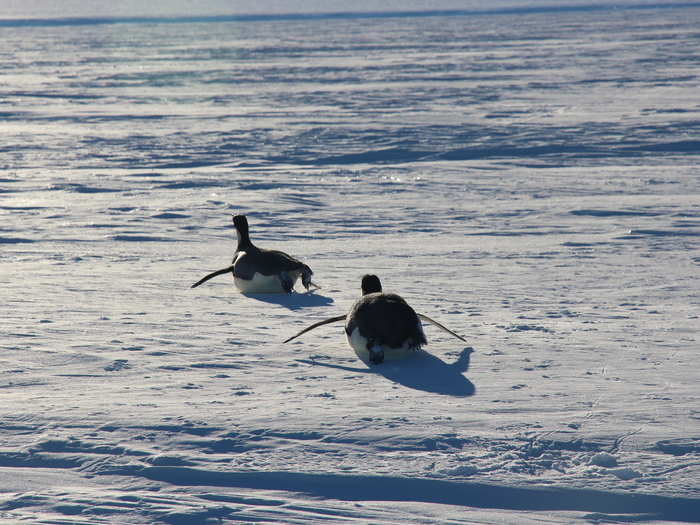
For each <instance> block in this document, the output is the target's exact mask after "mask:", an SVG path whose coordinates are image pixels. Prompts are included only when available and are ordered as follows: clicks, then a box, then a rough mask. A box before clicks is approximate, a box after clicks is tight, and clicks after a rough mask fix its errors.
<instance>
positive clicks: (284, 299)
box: [242, 291, 333, 310]
mask: <svg viewBox="0 0 700 525" xmlns="http://www.w3.org/2000/svg"><path fill="white" fill-rule="evenodd" d="M242 295H244V296H245V297H248V298H249V299H254V300H256V301H260V302H262V303H267V304H276V305H279V306H283V307H284V308H288V309H289V310H301V309H302V308H312V307H317V306H328V305H329V304H332V303H333V299H332V298H331V297H328V296H326V295H320V294H319V293H318V292H317V291H314V292H313V293H311V292H306V293H297V292H292V293H288V294H270V293H243V294H242Z"/></svg>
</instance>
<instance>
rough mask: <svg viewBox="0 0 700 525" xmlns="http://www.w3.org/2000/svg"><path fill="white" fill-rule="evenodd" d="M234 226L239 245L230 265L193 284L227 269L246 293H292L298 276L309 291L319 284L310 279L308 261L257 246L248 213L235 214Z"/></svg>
mask: <svg viewBox="0 0 700 525" xmlns="http://www.w3.org/2000/svg"><path fill="white" fill-rule="evenodd" d="M233 226H234V227H235V228H236V235H237V237H238V246H237V248H236V251H235V253H234V254H233V262H232V263H231V266H227V267H226V268H222V269H221V270H217V271H215V272H212V273H210V274H208V275H205V276H204V277H203V278H201V279H200V280H199V281H197V282H196V283H194V284H193V285H192V286H191V288H196V287H197V286H199V285H200V284H202V283H204V282H206V281H208V280H209V279H211V278H212V277H216V276H217V275H222V274H225V273H231V274H233V282H234V284H235V285H236V287H237V288H238V289H239V290H240V291H241V292H243V293H292V289H293V288H294V284H295V283H296V282H297V279H299V277H301V283H302V284H303V285H304V287H305V288H306V290H307V291H309V289H310V287H311V286H313V287H314V288H318V285H316V284H314V283H312V282H311V275H312V274H313V272H312V271H311V268H309V267H308V266H307V265H306V264H304V263H302V262H301V261H299V260H297V259H295V258H294V257H292V256H291V255H287V254H286V253H284V252H280V251H278V250H265V249H263V248H258V247H257V246H255V245H254V244H253V243H252V242H251V240H250V234H249V231H248V219H247V218H246V216H245V215H234V216H233Z"/></svg>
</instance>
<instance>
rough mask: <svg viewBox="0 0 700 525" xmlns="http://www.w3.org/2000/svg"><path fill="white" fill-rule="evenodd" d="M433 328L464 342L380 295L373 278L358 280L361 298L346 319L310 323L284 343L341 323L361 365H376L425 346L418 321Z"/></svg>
mask: <svg viewBox="0 0 700 525" xmlns="http://www.w3.org/2000/svg"><path fill="white" fill-rule="evenodd" d="M421 319H422V320H423V321H427V322H429V323H432V324H434V325H435V326H437V327H438V328H440V329H442V330H444V331H445V332H447V333H449V334H451V335H453V336H455V337H456V338H457V339H460V340H461V341H464V342H466V340H465V339H464V338H463V337H461V336H459V335H457V334H456V333H454V332H453V331H452V330H449V329H447V328H445V327H444V326H443V325H441V324H440V323H438V322H437V321H435V320H433V319H431V318H430V317H428V316H427V315H423V314H419V313H416V312H415V311H414V310H413V308H411V307H410V306H409V305H408V303H407V302H406V301H405V300H404V299H403V298H402V297H400V296H399V295H396V294H393V293H383V292H382V284H381V282H380V281H379V277H377V276H376V275H365V276H364V277H362V297H360V298H359V299H358V300H357V301H355V304H353V305H352V307H351V308H350V311H349V312H348V313H347V314H346V315H339V316H337V317H331V318H330V319H325V320H323V321H319V322H318V323H314V324H312V325H311V326H309V327H308V328H305V329H304V330H302V331H301V332H299V333H298V334H296V335H294V336H292V337H290V338H289V339H287V340H286V341H284V342H285V343H288V342H289V341H291V340H292V339H295V338H297V337H299V336H300V335H301V334H304V333H306V332H308V331H309V330H313V329H314V328H317V327H319V326H323V325H324V324H329V323H335V322H337V321H343V320H344V321H345V335H346V336H347V339H348V344H349V345H350V347H351V348H352V349H353V350H354V351H355V353H356V354H357V356H358V357H359V358H360V359H362V360H363V361H369V362H370V363H373V364H380V363H382V362H384V360H385V359H387V360H389V359H401V358H403V357H408V356H409V355H411V354H413V353H415V352H416V351H417V350H419V349H420V348H421V346H423V345H425V344H428V341H427V339H426V338H425V334H424V333H423V327H422V325H421V323H420V320H421Z"/></svg>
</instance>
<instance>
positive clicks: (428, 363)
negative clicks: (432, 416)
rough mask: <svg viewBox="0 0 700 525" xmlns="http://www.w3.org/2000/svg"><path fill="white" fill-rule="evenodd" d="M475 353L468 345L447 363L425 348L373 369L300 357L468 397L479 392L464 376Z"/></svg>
mask: <svg viewBox="0 0 700 525" xmlns="http://www.w3.org/2000/svg"><path fill="white" fill-rule="evenodd" d="M472 352H474V349H473V348H471V347H467V348H464V349H463V350H462V351H461V352H460V354H459V357H458V358H457V361H455V362H454V363H452V364H448V363H445V361H443V360H442V359H440V358H439V357H436V356H434V355H433V354H430V353H428V352H425V351H423V350H421V351H419V352H417V353H416V355H414V356H412V357H409V358H407V359H402V360H401V361H387V362H385V363H382V364H381V365H368V366H370V368H356V367H351V366H344V365H335V364H331V363H322V362H319V361H315V360H309V359H297V361H298V362H301V363H307V364H312V365H315V366H325V367H328V368H336V369H339V370H345V371H348V372H357V373H364V374H377V375H383V376H384V377H386V378H387V379H388V380H389V381H393V382H394V383H398V384H400V385H403V386H405V387H407V388H412V389H414V390H422V391H424V392H431V393H433V394H441V395H444V396H455V397H467V396H472V395H474V393H475V392H476V387H475V386H474V383H472V382H471V381H469V379H467V378H466V377H464V372H466V371H467V370H468V369H469V359H470V356H471V354H472Z"/></svg>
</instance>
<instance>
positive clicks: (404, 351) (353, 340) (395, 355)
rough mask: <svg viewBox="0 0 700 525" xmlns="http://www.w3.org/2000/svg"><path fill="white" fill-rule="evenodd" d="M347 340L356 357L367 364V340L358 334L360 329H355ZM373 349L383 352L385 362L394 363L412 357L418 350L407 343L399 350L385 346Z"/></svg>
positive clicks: (376, 346) (377, 346)
mask: <svg viewBox="0 0 700 525" xmlns="http://www.w3.org/2000/svg"><path fill="white" fill-rule="evenodd" d="M347 338H348V344H349V345H350V347H351V348H352V349H353V350H354V351H355V353H356V354H357V357H359V358H360V359H362V360H363V361H365V362H368V361H369V360H370V358H369V352H368V351H367V338H366V337H364V336H363V335H362V334H360V329H359V328H355V329H354V330H353V331H352V333H351V334H350V335H349V336H347ZM374 349H375V351H379V350H380V349H381V350H383V351H384V360H385V361H396V360H398V359H406V358H407V357H410V356H412V355H414V354H415V353H416V352H417V351H418V350H419V349H420V347H417V346H412V345H411V344H410V343H409V342H408V341H407V342H405V343H404V344H403V345H402V346H400V347H399V348H392V347H390V346H386V345H375V346H374Z"/></svg>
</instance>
